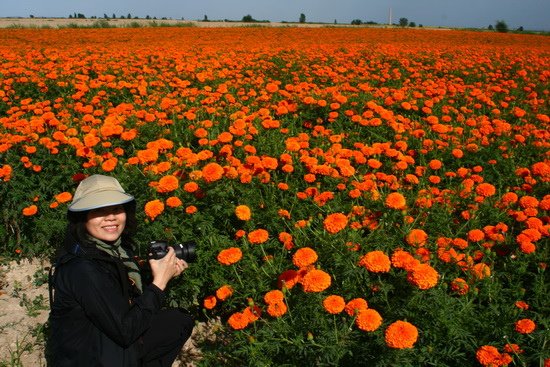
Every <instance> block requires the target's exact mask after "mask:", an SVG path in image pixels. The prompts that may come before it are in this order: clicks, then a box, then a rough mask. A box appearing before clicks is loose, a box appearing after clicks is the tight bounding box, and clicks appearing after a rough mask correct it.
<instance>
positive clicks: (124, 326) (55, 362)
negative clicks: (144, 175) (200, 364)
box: [48, 175, 193, 367]
mask: <svg viewBox="0 0 550 367" xmlns="http://www.w3.org/2000/svg"><path fill="white" fill-rule="evenodd" d="M135 207H136V205H135V200H134V197H133V196H131V195H129V194H127V193H126V192H125V191H124V189H123V188H122V186H121V185H120V183H119V182H118V181H117V180H116V179H115V178H112V177H108V176H103V175H93V176H90V177H88V178H86V179H84V180H83V181H82V182H81V183H80V184H79V185H78V187H77V189H76V192H75V194H74V197H73V201H72V202H71V204H70V205H69V208H68V213H67V218H68V221H69V223H68V226H67V232H66V236H65V242H64V245H63V247H62V249H61V250H60V252H59V255H58V258H57V262H56V267H55V272H54V274H53V276H52V279H51V284H52V288H53V290H55V293H53V297H52V298H53V302H52V306H51V312H50V320H49V323H50V329H51V333H50V339H49V343H48V350H49V355H50V358H51V362H52V363H51V365H52V366H56V367H57V366H79V367H80V366H117V367H119V366H171V365H172V363H173V361H174V360H175V358H176V357H177V355H178V353H179V351H180V350H181V348H182V346H183V344H184V343H185V341H186V340H187V339H188V338H189V336H190V335H191V332H192V330H193V320H192V318H191V317H190V316H188V315H185V314H183V313H182V312H180V311H179V310H176V309H168V310H162V309H161V306H162V303H163V298H164V290H165V288H166V286H167V284H168V282H169V281H170V279H172V278H173V277H176V276H178V275H180V274H181V273H182V272H183V271H184V270H185V269H186V268H187V263H186V262H185V261H184V260H182V259H178V258H177V257H176V256H175V253H174V250H173V249H172V248H170V249H169V250H168V253H167V255H166V256H164V257H163V258H162V259H158V260H149V264H150V267H151V274H152V283H151V284H149V285H147V286H145V285H143V284H142V279H141V275H140V272H139V268H138V266H137V264H136V262H135V261H134V259H133V258H132V241H131V236H132V234H133V233H134V231H135V227H136V218H135Z"/></svg>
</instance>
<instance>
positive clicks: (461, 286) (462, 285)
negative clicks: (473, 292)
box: [451, 278, 470, 296]
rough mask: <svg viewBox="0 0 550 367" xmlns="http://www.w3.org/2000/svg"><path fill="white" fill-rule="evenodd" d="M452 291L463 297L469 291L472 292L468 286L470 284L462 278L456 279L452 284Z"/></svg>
mask: <svg viewBox="0 0 550 367" xmlns="http://www.w3.org/2000/svg"><path fill="white" fill-rule="evenodd" d="M451 290H452V291H453V292H454V293H456V294H459V295H461V296H463V295H465V294H466V293H468V291H469V290H470V287H469V286H468V283H466V281H465V280H464V279H462V278H455V279H454V280H453V281H452V282H451Z"/></svg>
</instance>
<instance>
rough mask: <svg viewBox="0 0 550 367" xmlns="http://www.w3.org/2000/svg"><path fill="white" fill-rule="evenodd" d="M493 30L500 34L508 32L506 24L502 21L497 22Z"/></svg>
mask: <svg viewBox="0 0 550 367" xmlns="http://www.w3.org/2000/svg"><path fill="white" fill-rule="evenodd" d="M495 30H496V31H497V32H500V33H506V32H508V24H506V22H505V21H504V20H497V22H496V24H495Z"/></svg>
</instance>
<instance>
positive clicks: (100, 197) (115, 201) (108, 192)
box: [68, 175, 134, 212]
mask: <svg viewBox="0 0 550 367" xmlns="http://www.w3.org/2000/svg"><path fill="white" fill-rule="evenodd" d="M132 200H134V197H133V196H132V195H129V194H127V193H126V192H125V191H124V189H123V188H122V186H121V185H120V183H119V182H118V181H117V179H116V178H114V177H109V176H103V175H92V176H90V177H87V178H85V179H84V180H82V181H81V182H80V184H79V185H78V187H77V188H76V191H75V193H74V196H73V201H72V202H71V204H70V205H69V208H68V209H69V211H71V212H82V211H86V210H92V209H98V208H103V207H106V206H111V205H120V204H126V203H129V202H130V201H132Z"/></svg>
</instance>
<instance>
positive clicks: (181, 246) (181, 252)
mask: <svg viewBox="0 0 550 367" xmlns="http://www.w3.org/2000/svg"><path fill="white" fill-rule="evenodd" d="M170 247H172V248H173V249H174V252H175V253H176V257H177V258H178V259H182V260H185V262H188V263H192V262H195V261H196V260H197V253H196V251H195V250H196V245H195V243H194V242H184V243H178V244H176V245H169V244H168V243H167V242H166V241H157V240H155V241H151V242H149V251H148V257H149V259H154V260H158V259H162V258H163V257H164V256H166V254H167V253H168V248H170Z"/></svg>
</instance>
